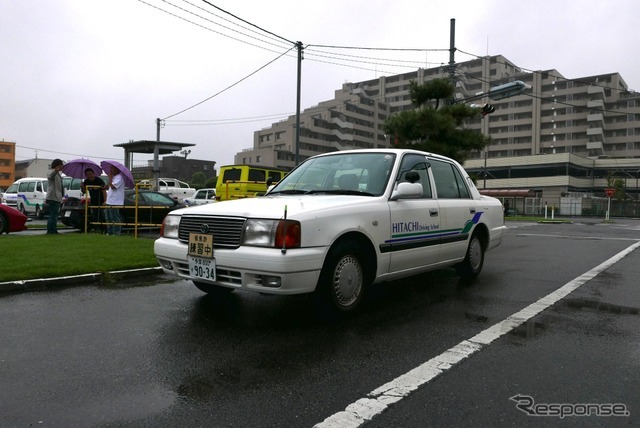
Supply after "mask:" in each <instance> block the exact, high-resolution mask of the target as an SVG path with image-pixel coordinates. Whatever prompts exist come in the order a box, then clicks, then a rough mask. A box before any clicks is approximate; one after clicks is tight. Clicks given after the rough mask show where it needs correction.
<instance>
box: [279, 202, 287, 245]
mask: <svg viewBox="0 0 640 428" xmlns="http://www.w3.org/2000/svg"><path fill="white" fill-rule="evenodd" d="M282 235H283V236H282V250H280V252H281V253H282V254H286V253H287V206H286V205H285V206H284V233H283V234H282Z"/></svg>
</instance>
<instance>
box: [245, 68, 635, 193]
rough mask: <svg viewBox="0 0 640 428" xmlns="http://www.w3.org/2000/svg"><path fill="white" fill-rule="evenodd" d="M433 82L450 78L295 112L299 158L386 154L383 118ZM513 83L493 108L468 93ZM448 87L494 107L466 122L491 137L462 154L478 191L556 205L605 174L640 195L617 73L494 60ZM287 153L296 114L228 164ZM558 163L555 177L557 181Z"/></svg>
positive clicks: (597, 186)
mask: <svg viewBox="0 0 640 428" xmlns="http://www.w3.org/2000/svg"><path fill="white" fill-rule="evenodd" d="M437 77H449V74H448V70H447V68H445V67H435V68H429V69H418V70H416V71H414V72H410V73H406V74H399V75H394V76H383V77H380V78H378V79H373V80H369V81H364V82H358V83H345V84H343V86H342V88H341V89H339V90H337V91H336V92H335V97H334V99H333V100H328V101H324V102H321V103H319V104H318V105H317V106H314V107H311V108H308V109H305V110H304V111H302V112H301V115H300V117H301V119H300V145H299V147H298V152H299V157H298V158H299V160H300V161H302V160H304V159H306V158H307V157H309V156H313V155H315V154H319V153H324V152H331V151H335V150H344V149H350V148H371V147H388V146H389V145H390V143H391V141H390V138H389V136H386V135H385V134H384V131H383V129H382V127H383V124H384V121H385V119H386V118H387V117H388V116H389V115H391V114H394V113H397V112H400V111H402V110H406V109H411V108H413V106H412V105H411V100H410V95H409V85H410V82H411V81H416V82H417V83H424V82H426V81H428V80H430V79H433V78H437ZM516 80H520V81H523V82H524V83H526V84H528V85H530V86H531V89H529V90H527V91H525V92H524V93H522V94H520V95H517V96H513V97H510V98H504V99H502V100H498V101H493V100H490V99H489V98H487V97H481V96H477V94H485V93H487V92H488V91H489V89H490V88H491V87H495V86H498V85H501V84H504V83H508V82H513V81H516ZM455 83H456V99H457V102H466V103H477V104H483V103H490V104H491V105H493V106H494V107H495V112H494V113H492V114H490V115H487V116H485V117H484V118H483V119H478V120H475V121H471V122H469V123H467V124H466V126H467V127H468V128H470V129H475V130H477V131H478V132H482V133H483V134H485V135H488V136H490V137H491V138H492V143H491V145H489V146H488V147H487V148H486V149H485V150H484V151H482V152H474V153H470V154H469V160H468V161H467V162H466V163H465V167H466V168H467V169H468V170H470V171H471V172H474V173H476V174H477V175H478V176H480V177H482V182H481V183H479V187H481V188H482V189H495V190H509V189H512V190H513V189H516V190H517V189H520V190H523V191H527V192H528V193H527V194H531V192H529V190H531V189H534V190H535V191H534V193H535V194H536V195H537V198H538V199H539V200H538V203H540V200H541V199H542V198H543V196H541V195H544V191H545V190H546V191H547V195H549V194H553V195H554V196H553V197H554V198H556V197H557V198H558V199H559V198H561V197H562V196H561V195H562V194H569V193H571V194H573V193H580V192H587V193H591V194H596V195H598V194H602V193H603V192H604V187H606V186H607V183H606V177H602V175H603V174H605V175H613V176H616V177H619V178H623V179H624V180H625V183H626V184H627V185H628V187H627V189H628V190H629V193H630V194H631V195H635V196H636V197H638V198H640V195H639V194H638V190H639V189H638V187H637V185H635V184H634V183H635V182H636V181H637V180H632V178H635V177H637V176H638V171H640V94H639V93H637V92H635V91H633V90H630V89H629V88H628V86H627V84H626V82H625V81H624V80H623V78H622V77H621V76H620V75H619V74H618V73H609V74H603V75H594V76H586V77H580V78H571V79H569V78H566V77H564V76H563V75H562V74H561V73H560V72H559V71H557V70H545V71H535V72H531V71H524V70H522V69H521V68H519V67H518V66H517V65H515V64H514V63H512V62H511V61H509V60H508V59H507V58H505V57H503V56H501V55H497V56H488V57H483V58H477V59H474V60H471V61H466V62H461V63H458V64H457V65H456V70H455ZM295 151H296V147H295V117H294V116H291V117H289V118H288V119H286V120H283V121H281V122H278V123H274V124H273V125H272V126H271V127H269V128H265V129H262V130H259V131H256V132H255V133H254V142H253V147H251V148H248V149H245V150H243V151H242V152H240V153H238V154H237V155H236V156H235V162H236V163H254V164H263V165H265V166H279V167H293V166H294V165H295V158H296V157H295ZM560 154H565V155H566V156H564V157H563V158H562V160H560V161H559V160H558V157H557V156H554V155H560ZM565 158H566V159H565ZM582 159H586V161H583V160H582ZM605 159H619V160H622V159H624V161H609V162H607V161H605ZM596 160H600V161H599V162H595V161H596ZM585 163H586V164H587V169H588V170H589V172H588V173H587V175H588V176H589V177H596V179H595V181H594V180H593V179H591V180H587V181H584V180H582V178H584V176H583V175H581V174H583V172H580V174H579V175H578V176H577V177H574V176H572V172H574V171H581V168H582V167H584V164H585ZM596 163H598V165H596ZM523 164H524V165H523ZM559 164H561V165H563V166H562V167H561V168H560V170H561V174H560V176H562V177H564V178H563V179H562V180H560V179H558V178H557V177H558V176H559V175H558V174H559V172H558V171H559V169H558V165H559ZM524 166H527V167H526V168H524ZM525 171H526V172H525ZM603 171H604V172H603ZM522 174H530V176H528V177H523V176H522ZM514 176H517V178H518V180H515V181H514V180H513V178H515V177H514ZM550 177H553V178H550ZM572 177H573V178H580V180H579V181H575V180H573V179H572ZM505 180H507V181H505ZM559 202H560V201H559V200H558V203H559Z"/></svg>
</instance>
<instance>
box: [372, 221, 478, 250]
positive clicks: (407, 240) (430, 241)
mask: <svg viewBox="0 0 640 428" xmlns="http://www.w3.org/2000/svg"><path fill="white" fill-rule="evenodd" d="M481 216H482V211H480V212H477V213H475V214H474V215H473V217H472V218H471V219H470V220H467V222H466V223H465V224H464V226H463V227H461V228H459V229H448V230H433V231H419V232H409V233H395V234H392V235H391V239H387V240H386V241H384V244H381V245H380V252H382V253H388V252H391V251H400V250H408V249H412V248H420V247H428V246H431V245H440V244H446V243H449V242H458V241H466V240H467V238H468V237H469V232H470V231H471V229H473V226H475V225H476V224H478V221H480V217H481Z"/></svg>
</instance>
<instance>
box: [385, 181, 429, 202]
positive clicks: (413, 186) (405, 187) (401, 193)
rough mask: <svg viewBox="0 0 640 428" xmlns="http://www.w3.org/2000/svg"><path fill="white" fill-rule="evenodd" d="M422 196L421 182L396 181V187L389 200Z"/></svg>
mask: <svg viewBox="0 0 640 428" xmlns="http://www.w3.org/2000/svg"><path fill="white" fill-rule="evenodd" d="M418 196H422V184H420V183H407V182H402V183H398V188H397V189H396V190H394V191H393V193H392V194H391V200H392V201H396V200H398V199H404V198H415V197H418Z"/></svg>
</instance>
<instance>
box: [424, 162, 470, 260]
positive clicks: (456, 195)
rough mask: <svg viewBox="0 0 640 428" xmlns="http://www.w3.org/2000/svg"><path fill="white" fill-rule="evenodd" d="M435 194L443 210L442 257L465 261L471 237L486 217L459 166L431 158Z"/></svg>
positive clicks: (441, 217) (441, 211) (441, 222)
mask: <svg viewBox="0 0 640 428" xmlns="http://www.w3.org/2000/svg"><path fill="white" fill-rule="evenodd" d="M429 165H430V166H431V168H430V172H431V174H432V177H433V182H434V184H435V194H436V197H437V199H438V204H439V207H440V225H441V227H442V232H443V235H442V245H441V247H440V257H441V259H442V260H443V261H444V262H449V261H452V260H457V259H463V258H464V256H465V253H466V250H467V245H468V241H469V234H470V233H471V232H472V230H473V227H474V225H475V223H477V222H478V219H479V217H480V216H481V215H482V213H481V212H479V211H478V210H477V206H476V201H475V200H474V199H473V198H472V197H471V193H470V191H469V189H468V187H467V184H466V181H465V179H464V177H463V176H462V174H461V172H460V170H459V168H458V166H456V165H455V164H453V163H451V162H447V161H444V160H440V159H433V158H430V159H429Z"/></svg>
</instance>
